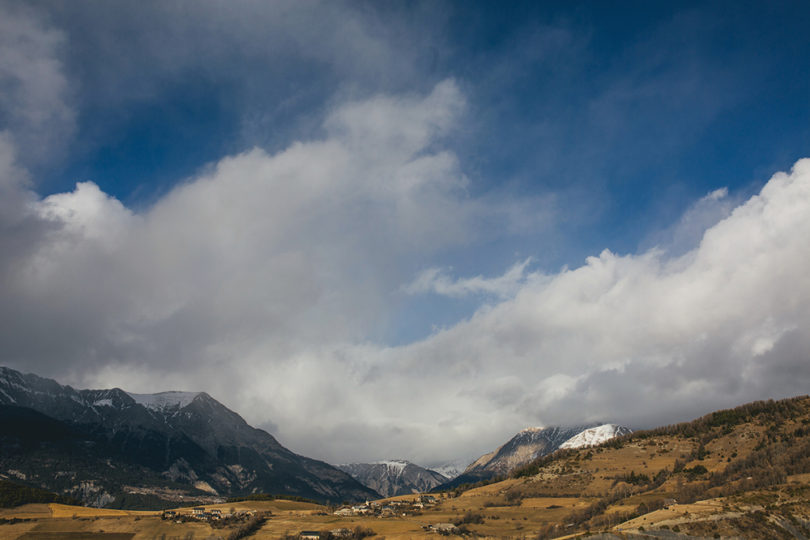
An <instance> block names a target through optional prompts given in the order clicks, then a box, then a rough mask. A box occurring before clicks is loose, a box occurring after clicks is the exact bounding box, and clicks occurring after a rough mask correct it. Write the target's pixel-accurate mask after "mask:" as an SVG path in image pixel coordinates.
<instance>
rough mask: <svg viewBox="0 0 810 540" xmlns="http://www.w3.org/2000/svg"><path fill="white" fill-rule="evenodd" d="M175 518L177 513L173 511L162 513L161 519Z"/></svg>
mask: <svg viewBox="0 0 810 540" xmlns="http://www.w3.org/2000/svg"><path fill="white" fill-rule="evenodd" d="M175 516H177V512H175V511H174V510H164V511H163V519H174V518H175Z"/></svg>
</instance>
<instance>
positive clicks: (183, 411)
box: [0, 367, 378, 508]
mask: <svg viewBox="0 0 810 540" xmlns="http://www.w3.org/2000/svg"><path fill="white" fill-rule="evenodd" d="M0 474H2V476H5V477H6V478H14V479H16V480H22V481H24V482H26V483H27V484H29V485H32V486H36V487H41V488H46V489H49V490H51V491H54V492H56V493H59V494H63V495H66V496H72V497H75V498H77V499H79V500H81V501H82V502H84V503H85V504H88V505H94V506H108V507H128V508H137V507H155V506H169V505H177V503H178V502H180V501H195V500H198V501H206V500H207V501H213V500H222V499H223V498H225V497H233V496H239V495H247V494H251V493H272V494H282V493H283V494H286V495H295V496H301V497H305V498H311V499H315V500H318V501H330V502H341V501H347V500H349V501H353V500H364V499H368V498H377V497H378V494H377V493H376V492H375V491H374V490H372V489H369V488H367V487H365V486H364V485H362V484H361V483H359V482H358V481H356V480H355V479H353V478H352V477H351V476H350V475H348V474H346V473H345V472H343V471H341V470H339V469H337V468H335V467H333V466H331V465H329V464H327V463H324V462H322V461H317V460H314V459H310V458H307V457H304V456H300V455H297V454H295V453H293V452H291V451H290V450H288V449H287V448H285V447H284V446H282V445H281V444H280V443H279V442H278V441H277V440H276V439H275V438H274V437H273V436H272V435H270V434H269V433H267V432H265V431H263V430H260V429H256V428H253V427H251V426H250V425H248V424H247V422H245V420H244V419H242V417H240V416H239V415H238V414H236V413H235V412H233V411H231V410H230V409H228V408H226V407H225V406H224V405H222V404H221V403H219V402H218V401H217V400H215V399H214V398H212V397H211V396H209V395H208V394H206V393H205V392H162V393H159V394H133V393H128V392H125V391H123V390H121V389H119V388H113V389H108V390H75V389H73V388H71V387H70V386H63V385H60V384H59V383H57V382H56V381H53V380H51V379H46V378H42V377H38V376H36V375H33V374H22V373H20V372H18V371H15V370H13V369H9V368H4V367H0Z"/></svg>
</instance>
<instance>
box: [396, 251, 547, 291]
mask: <svg viewBox="0 0 810 540" xmlns="http://www.w3.org/2000/svg"><path fill="white" fill-rule="evenodd" d="M531 260H532V259H531V257H529V258H527V259H526V260H525V261H523V262H520V263H516V264H515V265H514V266H512V267H511V268H509V269H508V270H507V271H506V272H504V273H503V274H502V275H500V276H497V277H493V278H485V277H483V276H475V277H471V278H458V279H455V280H454V279H453V278H452V277H451V276H450V275H448V273H447V272H446V271H445V270H443V269H441V268H428V269H427V270H423V271H422V272H420V273H419V275H418V276H417V277H416V279H415V280H414V281H413V282H411V283H410V284H408V285H406V286H405V287H404V291H405V292H406V293H408V294H423V293H435V294H439V295H442V296H451V297H463V296H468V295H481V294H483V295H492V296H495V297H497V298H500V299H505V298H509V297H511V296H514V294H515V293H516V292H517V291H518V290H519V289H520V287H521V286H522V285H523V284H524V282H525V281H526V279H527V278H528V277H529V275H528V274H527V272H526V268H527V267H528V266H529V264H530V263H531Z"/></svg>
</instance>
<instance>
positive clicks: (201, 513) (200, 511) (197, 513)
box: [191, 506, 205, 519]
mask: <svg viewBox="0 0 810 540" xmlns="http://www.w3.org/2000/svg"><path fill="white" fill-rule="evenodd" d="M191 513H192V515H193V516H194V517H195V518H198V519H202V518H204V517H205V508H203V507H202V506H195V507H194V508H193V509H192V510H191Z"/></svg>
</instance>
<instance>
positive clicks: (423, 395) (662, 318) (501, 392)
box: [0, 3, 810, 463]
mask: <svg viewBox="0 0 810 540" xmlns="http://www.w3.org/2000/svg"><path fill="white" fill-rule="evenodd" d="M8 5H9V6H11V7H12V8H13V9H9V10H7V11H8V13H9V14H10V15H9V17H8V18H6V19H4V20H3V22H0V29H5V30H7V31H6V32H0V89H2V90H3V92H2V98H0V113H1V114H0V116H1V118H0V121H1V122H2V126H3V131H2V132H0V343H2V344H3V359H2V363H4V364H7V365H10V366H12V367H15V368H17V369H22V370H26V371H33V372H36V373H39V374H42V375H46V376H53V377H57V378H60V379H61V380H63V381H65V382H70V383H72V384H76V385H79V386H92V387H106V386H114V385H117V386H120V387H123V388H126V389H128V390H132V391H140V392H150V391H159V390H168V389H188V390H205V391H208V392H209V393H211V394H213V395H214V396H215V397H217V398H218V399H220V400H221V401H223V402H225V403H226V404H227V405H229V406H231V407H232V408H234V409H236V410H237V411H239V412H240V413H242V414H244V415H245V416H246V417H247V419H248V420H249V421H251V422H252V423H254V424H258V425H261V426H264V427H267V428H269V429H271V430H272V431H274V433H276V434H277V435H279V437H280V439H281V440H282V442H283V443H285V444H287V445H289V446H290V447H291V448H293V449H294V450H296V451H299V452H303V453H305V454H309V455H313V456H316V457H321V458H325V459H328V460H332V461H344V460H366V459H380V458H392V457H406V458H411V459H414V460H417V461H420V462H423V463H430V462H438V461H441V460H444V459H452V458H457V457H473V456H474V455H475V454H480V453H482V452H483V451H486V450H490V449H492V448H493V447H494V446H496V445H497V444H499V443H500V442H502V441H503V440H504V439H505V438H506V437H508V436H509V435H511V434H512V433H514V431H516V430H517V429H520V428H522V427H524V426H526V425H531V424H549V423H562V422H582V421H589V420H609V421H617V422H623V423H628V424H631V425H633V426H636V427H639V426H649V425H654V424H658V423H663V422H670V421H676V420H682V419H685V418H688V417H690V416H694V415H697V414H701V413H703V412H706V411H708V410H711V409H713V408H716V407H720V406H726V405H734V404H738V403H740V402H743V401H747V400H750V399H758V398H764V397H781V396H788V395H794V394H798V393H804V392H806V389H807V387H808V382H810V381H809V380H808V379H810V370H809V369H808V362H807V358H808V353H810V339H808V337H807V332H806V329H807V328H808V323H810V307H808V306H810V279H808V278H807V276H808V275H810V256H809V255H808V253H810V249H808V248H810V241H808V238H810V161H807V160H803V161H799V162H797V163H796V165H795V166H794V168H793V170H792V171H790V172H789V173H779V174H776V175H775V176H773V178H771V179H770V180H769V181H768V182H767V183H766V184H765V185H764V187H763V188H762V190H761V192H759V193H758V194H757V195H755V196H753V197H751V198H749V199H748V200H742V199H740V195H739V194H735V193H732V194H729V193H728V192H727V191H726V190H724V189H722V188H721V189H718V190H716V191H712V192H711V193H709V194H707V195H706V196H705V197H704V198H703V199H700V200H698V201H696V202H695V204H694V206H693V207H692V208H691V209H689V210H688V211H687V212H686V213H685V214H684V215H683V217H682V219H681V220H680V221H679V222H677V223H675V224H674V225H673V226H672V227H671V228H670V229H668V230H666V231H664V232H663V233H661V234H660V235H658V236H655V235H653V236H652V237H651V239H652V240H651V241H652V242H653V243H656V242H657V243H658V245H657V246H656V247H653V248H650V249H642V250H639V251H638V252H637V253H626V254H617V253H613V252H611V251H609V250H607V249H606V250H605V251H603V252H601V253H599V254H594V256H592V257H590V258H588V259H587V260H586V261H585V262H584V264H582V265H581V266H578V267H573V268H565V269H563V270H561V271H559V272H543V271H539V270H537V269H536V268H535V263H534V262H533V261H536V260H537V259H532V258H531V256H536V255H537V254H539V253H541V252H542V251H543V249H544V248H545V247H546V246H543V245H537V246H535V249H533V250H530V252H529V253H527V254H522V255H521V256H519V257H515V260H510V261H504V262H503V264H502V267H503V274H502V275H500V276H494V277H486V276H482V275H475V274H477V271H475V272H472V271H471V272H466V271H465V270H464V268H463V267H462V268H457V269H456V272H458V273H459V275H455V276H454V275H453V274H452V271H451V270H449V269H448V268H447V267H446V266H443V264H444V263H439V262H437V261H441V260H442V257H441V256H442V255H445V254H446V253H448V252H450V251H453V250H455V251H456V252H459V251H465V250H467V251H469V250H473V249H477V248H480V246H481V245H482V244H483V243H485V242H484V241H482V239H485V241H486V242H492V241H495V240H497V239H500V238H503V237H508V236H509V234H511V233H513V232H515V231H520V230H526V229H529V230H531V231H532V233H533V234H532V238H542V235H541V234H538V233H537V230H538V229H540V228H542V227H548V226H553V223H554V217H555V214H554V212H553V210H554V209H553V207H552V206H551V203H549V201H552V203H553V200H554V197H553V196H549V197H547V198H543V199H533V198H528V197H523V198H521V199H520V200H516V199H515V198H514V197H510V196H509V195H508V194H503V193H501V194H499V195H497V196H493V195H488V194H481V193H482V192H481V190H476V189H474V187H475V186H472V188H473V189H471V181H470V180H469V179H468V178H467V177H466V176H465V173H464V171H465V170H466V168H465V164H464V163H461V162H460V158H459V157H458V154H456V153H454V152H453V151H451V150H449V149H450V148H452V147H453V145H452V144H451V143H450V141H451V140H452V138H453V137H454V136H456V135H458V133H459V129H460V127H463V124H460V119H462V118H464V115H465V114H467V113H465V110H466V101H467V100H466V98H465V94H464V92H462V91H461V90H460V86H462V85H461V84H460V83H457V82H455V81H454V80H445V81H443V82H441V83H439V84H437V85H435V86H433V87H432V88H431V89H429V90H427V91H424V92H420V93H410V94H408V93H402V92H398V93H392V92H382V93H377V94H375V95H371V96H370V97H369V94H368V93H366V92H358V94H359V95H362V96H365V97H362V98H354V99H347V98H346V97H345V95H352V92H351V91H350V89H349V90H346V94H345V95H343V94H342V95H343V97H334V98H333V101H332V106H330V107H327V108H326V111H325V112H323V111H321V112H323V114H321V112H319V113H317V115H318V116H320V117H322V118H319V120H318V122H317V125H316V126H315V128H314V129H312V130H307V132H308V133H309V132H315V133H318V136H311V135H310V136H307V137H299V140H298V142H294V143H292V144H288V143H284V144H281V143H279V142H278V140H276V139H274V140H273V144H271V145H262V146H260V147H255V148H252V149H247V150H245V151H239V152H233V153H231V155H228V156H226V157H224V158H222V159H219V160H218V161H216V162H213V163H211V164H209V165H208V166H207V167H204V168H203V169H202V170H201V171H200V172H198V173H196V174H194V175H192V176H191V177H189V178H187V179H186V180H185V181H184V182H182V183H181V184H179V185H177V186H175V187H174V188H172V189H171V190H169V191H168V193H166V194H165V195H163V196H161V197H158V198H157V200H156V201H154V204H150V205H149V206H148V207H146V208H144V209H138V210H134V209H132V208H129V207H128V206H127V205H125V204H123V203H122V202H121V201H119V200H117V199H116V198H115V197H114V196H112V195H110V194H109V193H106V192H105V190H104V189H102V188H101V187H99V186H104V185H105V182H106V181H108V179H105V178H98V179H94V180H95V182H92V181H84V182H80V183H79V184H77V185H76V186H75V189H72V190H70V191H67V192H64V193H56V194H52V195H50V196H47V197H41V196H40V195H38V194H37V186H36V182H35V179H34V176H35V172H33V173H32V170H35V167H34V168H32V167H30V166H29V164H31V163H37V162H39V161H40V160H42V159H48V158H49V156H53V155H54V154H58V151H57V150H56V149H55V148H56V147H59V148H62V149H64V145H65V144H67V143H65V142H64V141H62V140H61V139H62V138H63V137H65V136H66V135H67V134H70V133H71V132H72V130H73V129H74V127H75V126H74V122H75V110H74V107H73V106H72V105H71V103H73V98H72V95H71V85H70V84H69V82H68V80H67V78H66V76H65V74H64V68H63V64H62V63H61V60H60V58H61V56H60V55H61V54H62V53H60V51H61V50H62V47H63V45H64V40H65V37H64V35H63V33H61V32H60V31H57V30H54V29H53V28H51V27H50V26H49V25H48V24H46V23H44V22H43V19H39V18H37V17H35V16H34V15H33V14H32V13H33V12H31V11H29V10H28V8H26V7H25V6H24V5H23V4H21V3H10V4H8ZM294 5H295V4H287V7H286V8H285V10H283V11H284V13H288V12H290V13H293V14H294V13H296V11H295V10H296V9H297V8H293V7H292V6H294ZM209 7H210V8H211V9H213V10H214V11H215V12H216V10H217V5H215V4H210V6H209ZM153 9H158V10H160V9H162V8H160V7H157V6H153ZM166 9H172V8H166ZM290 10H292V11H290ZM57 11H59V10H57ZM112 11H115V10H112ZM112 11H111V12H105V11H104V10H100V11H99V12H98V13H97V14H96V13H95V12H94V15H98V16H99V17H100V19H98V20H101V21H104V20H107V19H109V20H110V21H112V22H114V23H115V24H113V25H112V26H110V25H105V24H97V23H98V20H97V19H93V22H91V23H87V24H89V25H90V26H92V28H93V29H95V30H94V31H95V32H98V33H100V34H99V35H97V34H93V36H96V37H95V38H94V39H89V42H90V43H93V44H95V43H103V42H104V41H105V39H106V37H107V33H108V32H110V33H111V32H113V31H114V30H115V29H117V28H119V27H120V28H122V29H126V28H129V26H128V25H127V24H125V21H124V19H126V16H127V13H123V15H122V14H121V13H117V12H115V13H113V12H112ZM203 12H204V13H208V14H209V15H208V16H201V17H202V19H201V21H198V23H199V24H197V23H195V24H192V25H191V27H190V28H191V29H190V30H187V31H189V32H191V33H192V34H194V35H197V34H198V33H199V34H206V28H207V26H206V24H207V22H206V21H209V20H210V19H209V18H207V17H209V16H210V9H209V10H203ZM215 14H216V13H215ZM249 15H250V12H248V15H244V14H243V15H242V17H247V18H250V17H249ZM60 16H61V17H67V18H70V16H71V13H70V12H69V10H67V11H65V12H64V13H61V15H60ZM105 18H107V19H105ZM166 20H172V19H171V18H168V19H166ZM323 20H329V18H328V17H326V18H324V19H323ZM350 20H351V21H354V23H353V24H354V25H357V24H360V23H359V22H358V19H357V18H350ZM262 21H264V19H262V20H261V21H260V22H262ZM298 21H299V24H298V25H293V26H292V27H291V28H297V27H298V26H301V27H306V26H307V24H306V21H307V18H306V17H304V18H303V19H299V20H298ZM242 22H245V21H242ZM162 24H164V26H161V28H162V29H163V30H161V31H159V32H157V35H159V36H160V35H164V32H165V35H166V36H168V35H170V34H171V32H170V31H169V30H171V29H173V26H172V25H171V24H169V23H166V22H164V23H162ZM277 24H279V25H280V26H281V27H284V28H288V26H287V25H286V24H284V23H283V22H278V23H277ZM240 25H241V22H240V24H237V25H230V26H228V25H226V26H228V28H231V30H230V31H229V32H228V33H226V34H225V35H223V36H222V39H223V40H225V41H227V40H228V39H231V38H232V37H233V36H232V32H233V30H232V29H233V28H237V29H238V28H239V27H240ZM344 26H345V25H344ZM352 26H353V25H352V24H350V25H348V26H347V28H351V27H352ZM338 27H340V28H343V27H342V26H340V25H338V26H336V28H338ZM99 29H104V30H99ZM251 29H252V31H256V32H262V33H263V34H264V33H267V34H268V35H270V34H272V32H269V33H268V32H265V31H264V28H262V24H258V25H257V26H256V27H251ZM116 31H117V30H116ZM308 32H310V34H306V35H305V37H306V39H304V41H306V42H307V43H309V44H312V43H317V42H318V40H317V39H313V38H312V34H311V32H315V33H316V34H315V35H316V36H317V32H319V29H318V28H315V29H312V28H310V29H309V30H308ZM349 33H351V32H349ZM245 35H246V36H248V37H250V36H251V35H252V34H251V33H250V32H245ZM352 35H354V36H355V39H356V40H355V41H352V43H351V47H350V50H352V51H354V50H357V51H365V52H366V53H367V54H368V55H369V56H368V57H363V56H362V55H360V54H358V55H356V57H357V65H356V66H355V65H354V64H352V65H351V66H343V68H344V69H347V70H349V71H352V69H357V70H359V72H361V73H358V74H356V77H357V78H359V79H363V78H365V77H372V76H374V74H376V73H378V69H377V68H378V67H379V66H380V65H394V64H395V62H394V59H397V60H401V59H400V58H397V57H396V55H395V54H394V52H393V49H389V48H385V47H383V48H375V43H376V42H369V40H372V41H373V39H372V38H373V36H372V34H370V33H365V32H364V33H352ZM229 36H231V37H229ZM342 36H343V31H339V32H337V33H336V34H330V37H329V39H328V40H326V42H327V44H328V45H327V46H326V49H332V48H335V47H336V45H335V44H336V43H341V42H342V41H343V38H342ZM226 38H227V39H226ZM167 39H168V38H167ZM233 39H236V38H233ZM288 39H291V38H289V36H288V37H287V38H285V39H284V40H282V41H285V43H286V40H288ZM180 41H184V40H182V39H181V40H180ZM185 41H187V42H188V43H192V44H193V43H196V40H195V39H189V40H185ZM236 41H238V42H239V43H241V41H240V40H236ZM248 41H251V40H250V39H248ZM172 43H174V41H172ZM161 44H162V41H161V40H159V39H158V40H155V41H150V42H149V43H147V44H144V47H146V49H148V50H149V51H151V52H150V53H149V54H146V55H145V56H142V57H137V58H134V59H133V60H132V61H133V62H134V64H132V65H129V64H127V65H126V66H125V67H124V68H123V69H122V71H121V73H113V72H103V73H101V72H99V73H96V74H95V75H94V76H87V77H85V79H83V80H85V81H95V82H96V83H97V86H98V89H97V90H96V94H97V97H98V96H101V97H102V98H104V97H105V96H106V99H108V100H111V101H112V102H113V104H112V105H110V107H113V106H114V105H115V104H118V103H119V102H121V101H126V100H131V99H141V98H143V99H146V98H144V96H147V97H148V95H149V94H150V92H152V91H154V88H152V86H151V84H156V83H155V80H156V79H150V78H148V77H145V78H144V80H143V82H142V83H141V84H142V85H143V86H139V85H138V84H137V83H138V80H139V78H138V76H137V75H138V74H139V73H140V71H141V67H142V66H143V65H145V64H148V63H150V62H151V61H152V60H154V61H155V62H157V63H158V64H159V69H158V71H159V72H161V73H164V72H165V73H172V72H175V71H177V70H182V69H184V68H183V66H186V65H187V64H188V62H190V60H189V58H192V57H194V58H196V56H197V55H198V51H196V50H189V49H188V48H181V49H174V48H171V47H168V49H170V50H171V51H173V53H174V56H173V55H171V54H170V55H168V56H167V57H165V58H164V57H161V55H160V51H162V50H164V49H166V48H167V47H162V46H161ZM293 44H294V43H293ZM147 45H148V47H147ZM264 45H266V43H265V44H264ZM264 45H262V47H264ZM312 46H313V47H315V48H314V49H313V50H309V49H307V51H308V52H307V54H306V55H305V56H306V57H307V58H316V59H318V60H319V61H323V62H325V63H329V62H333V63H334V62H337V60H336V59H335V54H334V51H329V50H326V49H319V48H317V46H315V45H312ZM279 47H280V46H279ZM260 48H261V47H260ZM294 48H295V47H293V46H288V47H280V49H279V50H281V51H282V52H286V51H288V50H289V49H294ZM192 49H193V47H192ZM237 49H238V47H237ZM251 50H253V49H251ZM113 53H115V51H113V52H112V53H110V54H113ZM76 54H77V53H76V52H75V51H73V52H71V53H70V54H69V55H68V56H71V55H76ZM257 54H258V53H257ZM277 54H280V55H282V56H283V54H281V53H278V52H277ZM338 56H340V55H338ZM76 57H81V54H79V55H78V56H76ZM71 58H74V60H73V61H74V62H75V57H74V56H71ZM105 58H109V57H107V56H105ZM228 58H229V57H224V58H218V59H216V60H217V62H215V63H216V64H217V65H223V64H228ZM340 58H341V61H342V62H345V61H346V60H345V58H347V57H345V56H340ZM161 62H162V63H161ZM414 62H416V60H414V59H411V60H409V62H408V63H409V64H413V63H414ZM396 65H397V66H398V65H399V64H396ZM350 68H351V69H350ZM88 69H89V72H91V73H90V75H93V73H92V72H93V69H98V66H95V67H92V66H91V67H90V68H88ZM102 71H103V70H102ZM393 71H397V70H393ZM403 73H405V74H406V75H407V73H409V70H403ZM122 74H123V75H126V76H121V75H122ZM406 75H403V77H405V76H406ZM130 83H132V84H131V85H130ZM118 85H121V86H126V87H127V88H119V87H118ZM130 86H131V87H130ZM382 86H385V85H384V84H383V85H382ZM427 86H430V85H427ZM119 90H120V94H121V95H119ZM292 93H293V94H297V92H292ZM91 94H92V93H91ZM91 94H85V99H89V98H87V96H88V95H91ZM111 96H112V97H111ZM101 101H104V100H103V99H101ZM312 114H313V115H315V113H312ZM271 116H272V115H271ZM266 127H267V122H263V123H262V129H261V130H260V131H263V132H264V131H266V129H265V128H266ZM285 135H289V132H285ZM259 139H261V138H259ZM245 140H254V138H253V137H245ZM235 144H237V145H239V144H240V143H239V142H237V143H235ZM269 147H274V148H275V147H278V148H281V150H279V151H271V150H268V148H269ZM43 156H44V157H43ZM566 211H567V212H573V211H574V210H572V209H570V208H566ZM605 247H606V248H609V247H611V246H605ZM483 256H486V255H483ZM468 274H470V275H468ZM408 295H410V298H411V299H412V300H413V301H416V302H419V301H423V302H426V303H430V302H435V303H439V302H442V301H443V300H444V299H445V298H447V297H450V298H451V299H452V300H453V301H458V299H459V298H464V299H465V300H470V301H472V302H475V305H476V306H479V307H478V308H477V309H476V310H474V311H475V312H474V314H472V315H470V316H469V317H468V318H466V319H465V320H462V321H460V322H458V323H456V324H452V325H450V326H448V327H447V328H443V329H441V330H437V331H436V332H435V333H433V334H432V335H430V336H427V337H424V338H423V339H420V340H418V341H416V342H413V343H407V344H404V345H397V346H393V345H389V344H388V341H387V340H386V339H385V336H390V335H391V334H392V332H391V331H390V328H389V325H391V324H393V323H394V321H396V320H397V319H396V317H397V313H396V311H397V306H398V305H399V304H400V303H402V302H403V298H404V297H406V296H408ZM425 311H429V310H425Z"/></svg>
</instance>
